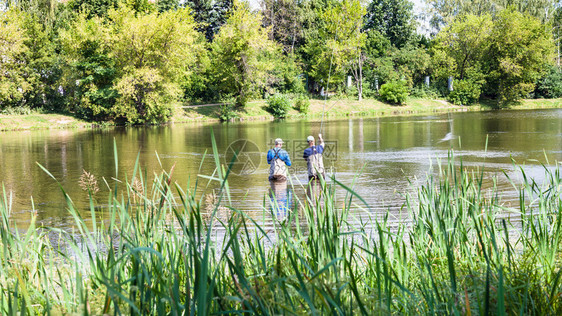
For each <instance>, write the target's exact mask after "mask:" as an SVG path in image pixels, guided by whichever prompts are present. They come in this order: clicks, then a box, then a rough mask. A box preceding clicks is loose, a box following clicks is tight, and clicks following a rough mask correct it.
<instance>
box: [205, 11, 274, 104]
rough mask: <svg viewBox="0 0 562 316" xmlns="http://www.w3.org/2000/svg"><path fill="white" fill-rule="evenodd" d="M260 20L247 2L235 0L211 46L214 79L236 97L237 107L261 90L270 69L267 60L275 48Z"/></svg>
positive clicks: (268, 60)
mask: <svg viewBox="0 0 562 316" xmlns="http://www.w3.org/2000/svg"><path fill="white" fill-rule="evenodd" d="M261 21H262V18H261V16H260V14H259V13H254V12H251V11H250V8H249V6H248V4H247V3H244V2H242V3H235V4H234V9H233V10H232V11H231V14H230V16H229V17H228V20H227V22H226V24H225V25H223V26H222V27H221V29H220V31H219V33H218V34H217V36H216V37H215V39H214V41H213V43H212V45H211V50H212V51H211V56H212V63H213V75H214V79H215V82H216V84H217V86H218V87H219V88H220V90H221V91H222V92H223V93H225V94H229V95H232V96H234V97H235V98H236V105H237V106H243V105H245V104H246V102H247V100H248V99H249V98H250V97H251V96H252V94H253V93H256V92H258V91H259V89H263V88H264V87H265V86H266V83H267V77H268V73H270V72H271V71H272V65H273V63H271V62H270V60H271V58H272V57H274V56H276V54H275V52H276V50H277V49H278V48H277V45H276V44H275V43H274V42H272V41H271V40H269V39H268V29H266V28H263V27H262V26H261Z"/></svg>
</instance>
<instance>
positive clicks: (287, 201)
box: [269, 180, 293, 220]
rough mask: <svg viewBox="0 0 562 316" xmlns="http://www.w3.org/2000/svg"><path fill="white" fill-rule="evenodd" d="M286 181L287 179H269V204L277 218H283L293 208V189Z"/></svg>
mask: <svg viewBox="0 0 562 316" xmlns="http://www.w3.org/2000/svg"><path fill="white" fill-rule="evenodd" d="M287 182H288V181H287V180H284V181H269V185H270V187H271V189H270V191H269V206H270V210H271V211H272V213H273V214H275V215H276V216H277V219H278V220H283V219H285V218H286V217H287V216H288V215H289V212H290V211H291V210H292V209H293V189H292V188H291V187H290V186H289V185H288V183H287Z"/></svg>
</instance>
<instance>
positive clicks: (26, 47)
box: [0, 9, 56, 107]
mask: <svg viewBox="0 0 562 316" xmlns="http://www.w3.org/2000/svg"><path fill="white" fill-rule="evenodd" d="M53 55H54V51H53V46H52V45H51V43H50V40H49V38H48V35H47V33H46V30H45V27H44V25H43V24H42V23H40V21H39V19H38V17H37V16H35V15H32V14H29V13H26V12H23V11H20V10H19V9H10V10H8V11H7V12H2V13H0V69H1V71H0V105H2V104H3V105H4V106H8V105H10V106H18V105H27V106H30V107H41V106H44V105H46V104H47V101H49V100H47V97H49V96H51V95H52V94H53V90H55V91H56V88H54V87H53V86H52V81H53V77H54V76H55V74H54V71H53V67H54V66H53V64H54V57H53ZM49 84H51V85H49Z"/></svg>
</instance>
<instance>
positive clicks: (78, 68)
mask: <svg viewBox="0 0 562 316" xmlns="http://www.w3.org/2000/svg"><path fill="white" fill-rule="evenodd" d="M88 15H89V14H88V13H84V14H81V15H80V16H78V18H77V19H76V20H75V22H74V23H73V24H72V26H71V28H69V29H68V30H64V31H62V32H61V34H60V42H61V48H62V52H63V55H64V57H65V60H66V65H67V67H66V70H65V74H64V77H65V79H66V80H65V85H64V87H65V94H67V95H68V96H69V97H68V102H69V104H70V106H71V108H72V109H73V110H74V111H76V112H77V113H78V114H79V115H80V116H82V117H84V118H87V119H90V120H105V119H107V118H110V117H112V116H113V114H114V109H113V107H114V105H115V102H116V100H117V97H118V93H117V90H116V89H115V88H114V86H113V81H114V80H115V78H116V75H117V70H116V68H115V60H114V58H113V54H112V51H113V50H112V47H111V46H112V44H111V37H112V34H111V29H110V28H109V27H108V25H107V24H106V23H105V21H104V20H103V19H100V18H97V17H94V18H90V19H88V18H87V16H88Z"/></svg>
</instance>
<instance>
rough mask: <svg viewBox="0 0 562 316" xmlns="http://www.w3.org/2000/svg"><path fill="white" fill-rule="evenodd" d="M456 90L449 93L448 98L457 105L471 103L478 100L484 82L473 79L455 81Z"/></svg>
mask: <svg viewBox="0 0 562 316" xmlns="http://www.w3.org/2000/svg"><path fill="white" fill-rule="evenodd" d="M453 88H454V90H453V91H451V92H450V93H449V95H448V96H447V99H448V100H449V102H451V103H453V104H456V105H470V104H473V103H475V102H476V101H478V99H479V98H480V94H481V92H482V91H481V88H482V84H480V83H478V82H474V81H472V80H465V79H463V80H458V81H455V83H454V86H453Z"/></svg>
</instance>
